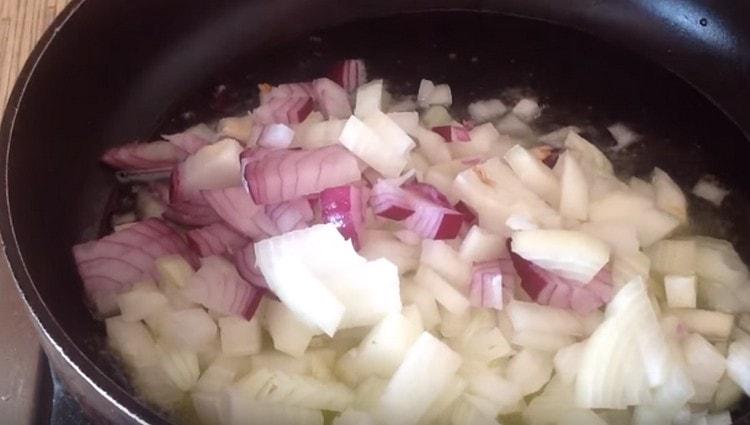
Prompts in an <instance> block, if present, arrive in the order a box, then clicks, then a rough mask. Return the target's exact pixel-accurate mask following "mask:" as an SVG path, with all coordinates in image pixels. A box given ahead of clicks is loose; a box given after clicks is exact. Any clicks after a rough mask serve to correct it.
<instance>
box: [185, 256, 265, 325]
mask: <svg viewBox="0 0 750 425" xmlns="http://www.w3.org/2000/svg"><path fill="white" fill-rule="evenodd" d="M263 292H264V291H263V290H261V289H258V288H255V287H253V286H252V285H250V284H249V283H247V282H246V281H245V280H244V279H242V277H240V275H239V273H237V269H235V267H234V266H233V265H232V263H230V262H229V261H227V260H225V259H224V258H222V257H218V256H212V257H206V258H204V259H202V260H201V267H200V268H199V269H198V271H197V272H195V274H193V275H192V276H191V277H190V279H189V280H188V282H187V284H186V285H185V288H184V289H183V293H184V294H185V297H186V298H187V299H189V300H190V301H193V302H196V303H200V304H202V305H203V306H204V307H206V308H209V309H211V310H214V311H217V312H219V313H222V314H226V315H232V314H236V315H239V316H242V317H244V318H246V319H248V320H250V319H251V318H252V317H253V315H254V314H255V311H256V310H257V308H258V305H259V304H260V300H261V298H262V296H263Z"/></svg>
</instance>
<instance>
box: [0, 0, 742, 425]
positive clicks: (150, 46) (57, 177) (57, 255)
mask: <svg viewBox="0 0 750 425" xmlns="http://www.w3.org/2000/svg"><path fill="white" fill-rule="evenodd" d="M748 16H750V3H748V2H744V1H735V0H723V1H718V0H714V1H708V0H693V1H690V0H630V1H626V0H567V1H565V2H551V1H548V0H546V1H545V0H505V1H501V0H496V1H492V0H378V1H372V0H348V1H334V0H285V1H280V0H279V1H253V0H247V1H241V2H239V1H229V0H213V1H210V2H206V1H203V0H160V1H158V2H157V1H153V0H128V1H122V0H97V1H86V0H74V1H73V2H72V3H71V4H70V5H69V7H68V8H67V9H66V10H65V11H64V12H63V13H62V15H61V16H60V17H59V18H58V19H57V20H56V21H55V22H54V23H53V25H52V26H51V28H50V30H49V31H47V33H46V34H45V35H44V36H43V38H42V40H41V42H40V43H39V45H38V46H37V47H36V49H35V50H34V52H33V54H32V56H31V58H30V59H29V61H28V63H27V64H26V66H25V68H24V69H23V71H22V73H21V76H20V78H19V80H18V83H17V84H16V87H15V90H14V92H13V94H12V96H11V99H10V103H9V106H8V108H7V112H6V114H5V117H4V120H3V125H2V132H1V133H0V140H1V141H2V146H3V155H2V158H1V159H0V164H1V165H2V171H3V179H2V183H0V184H2V189H3V190H2V191H1V192H0V200H1V201H2V202H0V205H1V208H2V212H0V232H1V234H2V238H3V241H4V244H5V254H6V256H7V259H8V261H9V263H10V265H11V267H12V270H13V274H14V277H15V280H16V284H17V286H18V289H19V290H20V293H21V295H22V297H23V299H24V300H25V302H26V303H27V305H28V307H29V310H30V312H31V315H32V317H33V319H34V322H35V325H36V327H37V328H38V330H39V332H40V335H41V339H42V344H43V346H44V348H45V351H46V353H47V355H48V357H49V358H50V361H51V363H52V365H53V367H54V368H55V370H56V372H57V373H58V375H59V376H60V377H61V378H62V379H63V380H64V381H65V382H66V384H67V385H68V388H69V389H70V391H72V392H73V393H75V394H76V396H77V397H78V399H79V401H80V402H81V403H82V404H83V405H84V407H85V408H86V409H88V411H89V413H90V415H91V416H92V418H93V420H94V421H96V422H101V423H151V424H162V423H167V422H166V420H165V418H164V417H163V416H162V415H160V414H158V413H156V412H154V411H152V410H150V409H148V408H147V407H145V405H144V404H143V403H142V402H141V401H140V400H138V399H137V398H135V397H133V396H132V395H131V394H130V389H129V386H128V384H127V382H126V380H125V379H124V377H123V376H122V374H121V373H120V372H119V371H118V369H117V368H116V367H115V366H114V363H113V361H112V359H111V357H109V356H108V355H107V353H106V350H105V349H104V344H103V337H102V336H103V328H102V325H101V323H100V322H97V321H95V320H93V319H92V318H91V316H90V314H89V312H88V310H87V308H86V306H85V304H84V303H83V301H82V300H83V297H82V292H81V285H80V281H79V279H78V277H77V275H76V272H75V267H74V264H73V261H72V258H71V255H70V247H71V246H72V245H73V244H75V243H76V242H79V241H81V240H84V239H89V238H93V237H95V236H96V235H97V233H98V231H99V229H98V226H97V225H92V223H99V222H100V219H101V218H102V216H103V213H104V211H105V207H106V200H107V199H108V198H109V194H110V193H111V192H112V189H113V187H114V181H113V179H112V177H111V175H110V173H109V172H107V171H106V170H104V169H102V168H101V167H100V166H99V165H98V163H97V157H98V155H99V154H100V153H101V152H102V151H103V150H104V149H105V148H106V147H108V146H112V145H114V144H118V143H122V142H125V141H130V140H133V139H148V138H149V137H152V136H153V135H155V134H159V133H160V132H161V131H169V130H175V129H181V128H184V127H185V126H187V125H189V124H192V123H194V122H197V121H201V120H204V119H208V118H211V117H215V116H219V115H225V114H228V113H232V112H237V111H241V110H243V109H247V108H248V104H247V102H246V99H249V98H251V97H252V95H253V92H254V91H255V84H257V83H259V82H270V83H276V82H280V81H285V80H303V79H307V78H310V77H313V76H317V75H321V74H322V73H324V72H325V70H326V67H327V66H328V65H329V64H330V63H331V62H332V61H334V60H336V59H341V58H345V57H363V58H365V59H366V60H367V63H368V67H369V70H370V72H371V74H372V75H374V76H382V77H386V78H388V79H390V80H392V81H393V86H394V88H396V89H397V90H402V91H408V92H415V91H416V86H415V83H417V82H418V81H419V78H421V77H428V78H431V79H433V80H436V81H440V82H447V83H449V84H450V85H451V86H452V87H453V91H454V93H456V94H457V95H458V96H457V99H456V102H457V103H458V104H459V105H465V104H466V102H467V101H469V100H471V99H473V98H476V97H490V96H497V95H502V96H506V97H512V96H517V95H518V94H519V93H527V92H531V93H533V94H535V95H537V96H539V97H540V99H541V100H542V103H544V104H546V105H551V106H550V107H549V108H548V109H547V110H545V113H544V115H543V118H542V121H541V122H540V124H539V125H540V127H541V129H542V130H545V129H551V128H553V127H552V126H553V123H555V122H560V123H575V124H579V125H584V126H585V128H586V129H587V131H588V133H589V134H588V136H589V137H591V138H593V139H594V140H595V141H596V142H598V143H600V144H604V145H606V144H607V143H612V141H611V140H609V139H608V138H607V136H606V133H605V132H602V131H601V129H603V128H604V126H606V125H607V124H610V123H611V122H612V121H614V120H617V121H623V122H626V123H628V124H629V125H631V126H632V127H633V128H634V129H636V130H637V131H638V132H640V133H642V134H643V135H644V142H643V143H641V144H640V145H638V146H635V147H634V148H633V151H632V152H631V157H630V158H625V160H623V164H630V167H629V168H627V169H626V172H627V173H629V174H639V173H646V172H648V171H649V170H651V169H652V167H653V166H654V165H656V164H658V165H659V166H661V167H663V168H665V169H666V170H667V171H668V172H669V173H670V174H671V175H673V176H674V177H675V179H676V180H677V181H678V183H680V184H682V185H683V186H684V187H689V186H690V185H692V184H694V183H695V181H696V180H697V178H698V176H700V175H701V174H703V173H712V174H714V175H716V176H718V177H719V179H721V180H722V181H723V182H725V183H726V184H727V185H729V186H731V187H732V188H733V192H732V194H731V195H730V197H729V199H728V200H727V202H726V203H725V204H724V206H723V207H722V213H721V215H719V216H717V215H716V214H715V213H713V212H712V211H709V210H706V209H701V208H694V209H693V211H691V214H694V215H697V216H699V217H701V220H700V222H704V223H711V224H710V225H706V226H704V227H703V228H701V229H699V230H700V231H702V232H703V233H707V234H714V235H718V236H722V237H728V238H730V239H731V240H732V241H733V242H735V243H736V244H737V246H738V249H739V251H740V253H741V254H742V255H743V256H744V258H745V259H748V258H750V256H749V255H750V238H748V237H747V235H750V233H748V230H749V229H750V219H749V218H748V217H750V215H749V214H747V212H748V211H750V209H748V200H750V196H748V195H749V194H750V179H748V178H746V176H745V171H746V168H747V165H746V163H747V158H748V154H749V153H750V149H748V146H750V145H748V140H747V136H748V135H750V108H747V107H746V105H745V102H746V100H747V99H748V98H750V38H749V37H750V23H748V21H747V17H748ZM506 88H517V90H511V91H504V89H506ZM698 204H699V205H700V203H698ZM748 411H749V409H748V406H747V404H744V405H742V406H740V407H739V408H738V410H737V411H736V412H735V419H736V420H737V421H738V422H737V423H747V421H748V419H747V417H746V416H745V417H744V418H741V417H742V416H743V415H744V414H745V413H746V412H748ZM740 421H744V422H740Z"/></svg>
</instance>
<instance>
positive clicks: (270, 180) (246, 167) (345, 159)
mask: <svg viewBox="0 0 750 425" xmlns="http://www.w3.org/2000/svg"><path fill="white" fill-rule="evenodd" d="M240 160H241V164H242V175H243V179H244V184H245V185H246V187H247V188H248V190H249V191H250V195H252V197H253V200H254V201H255V203H257V204H263V205H265V204H276V203H280V202H284V201H290V200H293V199H297V198H301V197H303V196H305V195H309V194H313V193H320V192H321V191H322V190H323V189H326V188H329V187H333V186H340V185H343V184H348V183H351V182H354V181H357V180H359V179H360V178H361V172H360V169H359V163H358V162H357V159H356V158H355V157H354V155H352V154H351V153H349V152H348V151H347V150H346V149H344V148H342V147H341V146H326V147H322V148H318V149H313V150H305V151H303V150H294V149H279V150H267V149H248V150H246V151H245V152H243V153H242V155H241V156H240Z"/></svg>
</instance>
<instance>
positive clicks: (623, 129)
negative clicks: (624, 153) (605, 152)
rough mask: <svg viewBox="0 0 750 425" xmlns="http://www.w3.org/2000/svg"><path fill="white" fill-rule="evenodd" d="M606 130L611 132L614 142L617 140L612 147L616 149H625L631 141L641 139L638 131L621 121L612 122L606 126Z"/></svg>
mask: <svg viewBox="0 0 750 425" xmlns="http://www.w3.org/2000/svg"><path fill="white" fill-rule="evenodd" d="M607 131H609V134H611V135H612V137H613V138H614V139H615V142H617V146H615V148H614V150H616V151H617V150H622V149H625V148H627V147H628V146H630V145H632V144H633V143H635V142H638V141H639V140H641V136H640V135H639V134H638V133H636V132H634V131H633V130H631V129H630V128H628V127H627V126H626V125H625V124H623V123H619V122H618V123H616V124H612V125H610V126H609V127H607Z"/></svg>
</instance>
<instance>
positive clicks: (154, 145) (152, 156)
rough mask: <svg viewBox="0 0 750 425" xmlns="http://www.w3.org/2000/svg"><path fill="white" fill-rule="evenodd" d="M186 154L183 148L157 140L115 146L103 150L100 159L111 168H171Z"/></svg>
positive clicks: (131, 169)
mask: <svg viewBox="0 0 750 425" xmlns="http://www.w3.org/2000/svg"><path fill="white" fill-rule="evenodd" d="M187 156H188V153H187V152H186V151H185V150H183V149H181V148H179V147H177V146H176V145H174V144H172V143H169V142H165V141H161V140H159V141H155V142H151V143H137V142H136V143H129V144H127V145H122V146H116V147H114V148H111V149H109V150H107V151H106V152H104V154H103V155H102V157H101V160H102V162H104V163H105V164H107V165H109V166H110V167H112V168H115V169H118V170H128V171H133V170H154V169H163V168H171V167H172V166H174V165H176V164H178V163H180V162H182V161H183V160H184V159H185V158H186V157H187Z"/></svg>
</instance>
